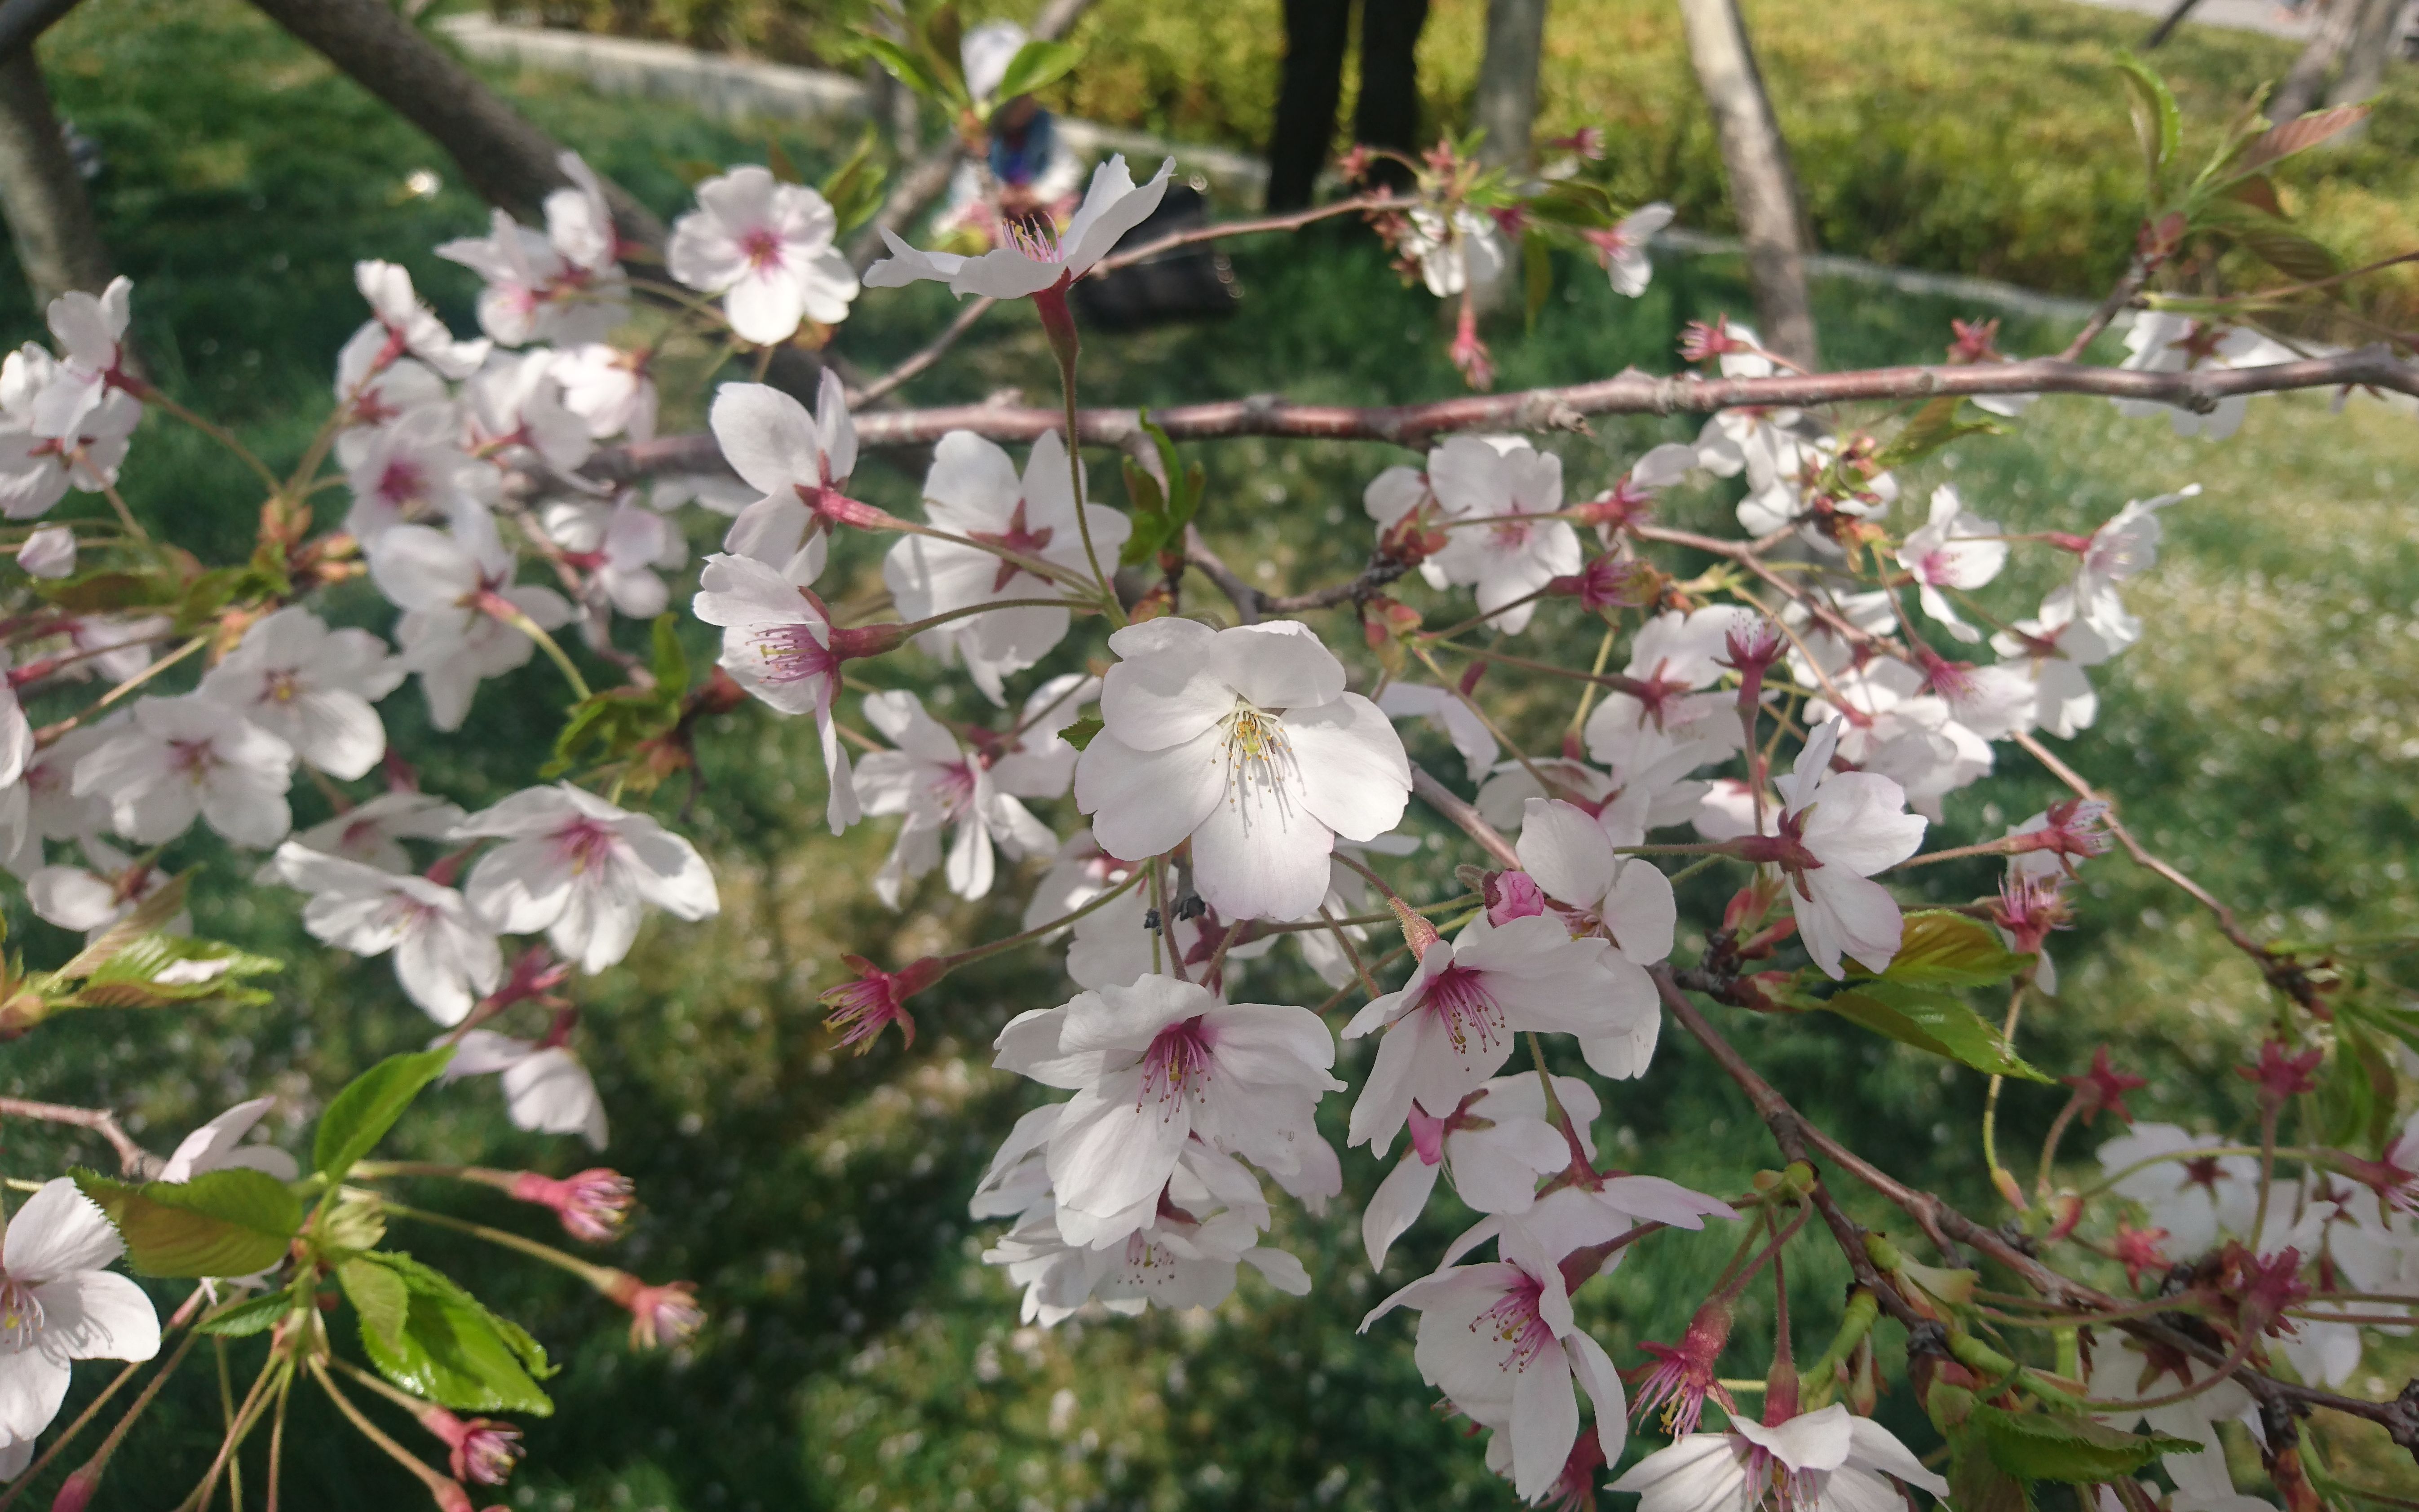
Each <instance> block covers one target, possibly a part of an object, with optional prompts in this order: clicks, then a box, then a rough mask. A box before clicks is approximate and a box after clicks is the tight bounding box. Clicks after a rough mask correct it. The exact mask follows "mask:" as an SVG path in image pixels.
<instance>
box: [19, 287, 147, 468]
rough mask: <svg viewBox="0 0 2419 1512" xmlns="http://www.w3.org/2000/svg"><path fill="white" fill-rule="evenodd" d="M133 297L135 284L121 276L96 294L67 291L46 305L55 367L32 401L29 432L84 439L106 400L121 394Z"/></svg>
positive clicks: (125, 381)
mask: <svg viewBox="0 0 2419 1512" xmlns="http://www.w3.org/2000/svg"><path fill="white" fill-rule="evenodd" d="M133 297H134V285H133V284H132V283H131V281H130V280H128V279H126V278H125V277H123V276H120V277H117V278H113V279H111V280H110V281H109V286H108V287H106V288H104V289H102V290H101V291H100V293H99V294H97V295H95V294H89V293H86V292H85V291H84V290H83V289H69V290H68V291H67V292H66V293H64V294H62V295H60V296H58V297H57V298H56V299H54V300H53V301H51V303H50V308H49V309H48V310H47V311H46V312H45V314H46V316H47V318H48V320H49V323H50V327H51V334H52V336H54V338H56V339H57V341H58V344H59V363H58V365H57V366H56V367H55V368H54V369H53V370H52V372H51V375H50V378H49V381H47V382H46V383H44V384H43V385H42V388H41V391H40V392H39V393H37V394H35V396H34V405H33V417H34V428H35V429H36V430H37V431H39V433H40V434H42V435H44V436H52V437H58V438H62V439H64V438H68V437H74V436H82V435H85V434H87V433H89V432H91V431H92V429H93V424H92V422H93V419H94V416H95V413H96V411H98V410H100V409H101V408H102V407H103V406H104V405H106V404H107V403H108V402H109V396H110V395H111V394H112V393H125V389H126V385H127V382H128V380H127V378H126V377H125V374H124V372H123V369H122V364H123V363H124V361H125V347H124V343H125V340H126V326H127V322H128V320H129V319H130V318H131V316H132V314H133V311H132V309H131V304H132V301H133ZM127 396H128V397H129V398H131V397H133V396H132V395H131V394H128V395H127Z"/></svg>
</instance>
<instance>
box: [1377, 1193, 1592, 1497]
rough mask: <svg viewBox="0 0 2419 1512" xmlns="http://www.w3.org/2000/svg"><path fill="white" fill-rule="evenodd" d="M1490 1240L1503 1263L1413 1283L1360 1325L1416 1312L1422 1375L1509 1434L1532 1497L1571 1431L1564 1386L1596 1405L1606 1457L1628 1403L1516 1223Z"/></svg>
mask: <svg viewBox="0 0 2419 1512" xmlns="http://www.w3.org/2000/svg"><path fill="white" fill-rule="evenodd" d="M1498 1247H1499V1250H1500V1251H1501V1252H1502V1254H1503V1258H1502V1259H1501V1260H1497V1261H1493V1262H1489V1263H1482V1264H1477V1265H1464V1266H1456V1267H1453V1268H1450V1269H1447V1270H1442V1271H1439V1272H1437V1273H1435V1274H1433V1275H1428V1276H1424V1277H1422V1278H1421V1279H1419V1280H1417V1281H1414V1282H1412V1283H1411V1284H1410V1286H1408V1287H1405V1288H1403V1289H1401V1290H1400V1291H1397V1292H1395V1293H1394V1295H1393V1296H1391V1297H1389V1298H1387V1299H1386V1300H1385V1301H1384V1302H1381V1303H1379V1304H1378V1305H1377V1306H1376V1307H1375V1308H1373V1309H1371V1311H1370V1313H1369V1316H1368V1317H1366V1318H1364V1319H1362V1320H1361V1329H1362V1332H1364V1333H1366V1332H1367V1331H1368V1328H1369V1325H1370V1324H1371V1323H1374V1322H1376V1321H1377V1320H1378V1319H1380V1318H1382V1317H1384V1316H1385V1315H1386V1314H1388V1313H1390V1312H1392V1311H1394V1309H1395V1308H1397V1307H1410V1308H1414V1309H1416V1310H1417V1311H1418V1312H1419V1314H1420V1328H1419V1340H1418V1343H1417V1345H1416V1346H1415V1347H1414V1349H1413V1358H1414V1359H1415V1360H1417V1361H1418V1363H1419V1367H1420V1374H1421V1376H1422V1377H1424V1378H1425V1380H1426V1381H1427V1382H1428V1383H1429V1384H1430V1385H1432V1386H1434V1387H1436V1388H1437V1389H1438V1390H1439V1391H1441V1392H1442V1393H1443V1394H1444V1396H1445V1399H1446V1400H1448V1401H1450V1402H1451V1403H1452V1404H1453V1406H1454V1409H1455V1410H1456V1412H1460V1413H1461V1414H1462V1415H1463V1416H1465V1417H1468V1418H1469V1419H1470V1420H1471V1422H1473V1423H1476V1424H1479V1425H1480V1426H1481V1427H1487V1428H1489V1429H1491V1430H1493V1431H1494V1432H1495V1433H1496V1434H1497V1435H1498V1436H1500V1437H1508V1438H1509V1439H1510V1440H1511V1441H1512V1443H1511V1451H1512V1452H1511V1457H1510V1459H1511V1471H1512V1477H1511V1478H1512V1485H1513V1489H1514V1490H1516V1491H1517V1492H1518V1494H1519V1495H1520V1496H1521V1497H1522V1498H1523V1499H1524V1500H1529V1501H1534V1500H1536V1499H1537V1498H1539V1497H1541V1496H1543V1495H1544V1494H1545V1492H1546V1491H1547V1490H1548V1489H1550V1488H1551V1487H1552V1486H1553V1484H1554V1482H1555V1481H1556V1480H1557V1479H1558V1478H1560V1476H1561V1474H1562V1472H1563V1465H1564V1461H1565V1460H1566V1459H1567V1458H1569V1456H1570V1452H1571V1444H1572V1443H1573V1442H1574V1441H1575V1440H1577V1439H1578V1438H1579V1399H1578V1396H1576V1394H1575V1392H1574V1390H1573V1386H1574V1383H1576V1384H1577V1387H1578V1388H1579V1390H1583V1391H1585V1392H1586V1393H1587V1396H1588V1400H1589V1403H1590V1405H1591V1406H1592V1407H1593V1408H1594V1410H1595V1434H1596V1438H1597V1439H1598V1441H1599V1443H1600V1444H1601V1446H1602V1448H1603V1450H1604V1457H1605V1461H1606V1462H1607V1463H1611V1462H1613V1461H1615V1460H1618V1459H1619V1458H1621V1450H1622V1446H1623V1444H1624V1443H1626V1442H1627V1440H1628V1437H1629V1429H1628V1422H1627V1418H1626V1407H1625V1405H1624V1401H1623V1397H1622V1391H1621V1378H1620V1376H1619V1375H1618V1374H1616V1373H1615V1372H1614V1370H1613V1366H1612V1359H1611V1357H1610V1356H1609V1355H1607V1354H1606V1353H1605V1352H1604V1347H1603V1346H1602V1345H1600V1344H1598V1343H1596V1341H1595V1339H1593V1338H1591V1337H1589V1336H1588V1335H1587V1334H1586V1332H1585V1331H1583V1330H1582V1329H1580V1328H1579V1325H1578V1323H1577V1321H1576V1320H1575V1319H1573V1318H1572V1316H1571V1302H1570V1296H1569V1294H1568V1293H1567V1292H1566V1291H1565V1290H1564V1283H1563V1273H1562V1269H1561V1267H1560V1266H1559V1265H1557V1264H1556V1263H1555V1259H1554V1257H1553V1256H1552V1255H1551V1254H1549V1253H1548V1251H1547V1249H1546V1248H1545V1246H1544V1245H1543V1244H1542V1243H1540V1242H1538V1241H1537V1240H1536V1239H1535V1238H1534V1237H1533V1236H1531V1235H1530V1234H1528V1233H1527V1232H1526V1231H1525V1230H1522V1229H1520V1228H1518V1227H1517V1226H1510V1227H1506V1228H1505V1229H1504V1231H1503V1235H1502V1243H1501V1244H1500V1245H1499V1246H1498Z"/></svg>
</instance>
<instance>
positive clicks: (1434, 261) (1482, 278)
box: [1402, 205, 1508, 300]
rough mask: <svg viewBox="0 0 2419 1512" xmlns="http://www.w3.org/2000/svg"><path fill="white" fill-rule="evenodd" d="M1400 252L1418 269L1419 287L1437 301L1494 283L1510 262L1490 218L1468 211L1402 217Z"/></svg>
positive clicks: (1424, 210) (1421, 210) (1427, 210)
mask: <svg viewBox="0 0 2419 1512" xmlns="http://www.w3.org/2000/svg"><path fill="white" fill-rule="evenodd" d="M1402 251H1403V255H1404V256H1405V257H1406V258H1408V259H1410V262H1411V263H1412V264H1414V265H1415V266H1416V267H1417V268H1418V269H1419V270H1420V282H1422V283H1424V284H1425V285H1427V286H1428V292H1429V293H1431V294H1433V295H1435V296H1436V297H1437V298H1438V299H1441V300H1449V299H1452V298H1454V297H1455V296H1456V295H1458V294H1460V293H1462V292H1464V291H1465V290H1467V289H1469V288H1470V287H1471V285H1479V286H1481V287H1484V286H1486V285H1489V284H1492V283H1494V282H1495V281H1496V280H1497V279H1498V278H1500V277H1502V274H1503V269H1504V267H1505V265H1506V263H1507V261H1508V258H1507V256H1506V254H1505V253H1504V250H1503V237H1502V233H1501V232H1499V231H1498V230H1496V228H1495V221H1494V218H1493V217H1491V216H1489V215H1487V213H1486V212H1485V211H1483V210H1474V209H1471V208H1469V207H1467V206H1462V207H1458V208H1455V209H1454V210H1453V211H1451V212H1450V213H1449V214H1448V213H1447V212H1446V211H1443V210H1439V209H1436V208H1433V207H1431V206H1426V205H1421V206H1417V207H1415V208H1413V209H1412V210H1411V211H1410V214H1409V215H1408V216H1406V217H1405V222H1404V226H1403V233H1402Z"/></svg>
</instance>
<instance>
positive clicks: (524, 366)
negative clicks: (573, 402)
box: [462, 350, 595, 472]
mask: <svg viewBox="0 0 2419 1512" xmlns="http://www.w3.org/2000/svg"><path fill="white" fill-rule="evenodd" d="M556 365H557V359H556V356H555V354H554V353H553V352H551V351H546V350H539V351H528V352H497V353H496V354H494V355H493V356H491V357H489V358H488V359H487V362H486V365H485V366H483V367H481V368H480V369H479V371H478V372H476V373H473V374H472V375H470V382H469V383H467V384H465V385H464V386H463V390H462V393H463V397H464V398H465V399H466V400H467V401H468V404H467V405H466V407H465V408H466V409H467V410H468V412H469V415H470V440H471V442H472V444H473V445H474V446H475V447H476V448H477V449H478V451H479V453H480V454H481V455H485V456H490V457H492V456H496V455H500V454H501V455H505V456H506V457H507V458H509V457H510V456H512V455H515V454H516V453H518V452H520V451H523V450H526V451H528V452H532V453H535V454H536V456H537V458H538V459H539V460H540V461H542V462H544V463H545V464H546V465H547V467H550V468H552V469H553V470H554V471H557V472H569V471H574V470H575V469H577V468H578V466H579V465H580V464H581V463H582V462H585V461H587V460H588V457H589V454H590V453H592V452H593V451H594V450H595V440H594V438H593V437H592V436H591V435H590V434H589V429H588V422H587V421H586V420H585V419H583V418H582V417H580V416H578V415H576V414H574V413H572V412H571V410H570V409H569V408H568V407H567V406H566V405H564V403H563V399H562V379H561V378H558V377H557V376H556V372H555V369H556Z"/></svg>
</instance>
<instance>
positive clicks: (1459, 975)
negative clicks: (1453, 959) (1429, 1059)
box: [1420, 965, 1511, 1056]
mask: <svg viewBox="0 0 2419 1512" xmlns="http://www.w3.org/2000/svg"><path fill="white" fill-rule="evenodd" d="M1420 1006H1421V1007H1422V1008H1425V1010H1427V1011H1429V1012H1430V1013H1433V1014H1435V1015H1436V1017H1437V1020H1438V1022H1440V1023H1441V1024H1442V1025H1443V1026H1444V1031H1445V1036H1446V1038H1448V1039H1449V1040H1451V1041H1453V1048H1454V1051H1455V1053H1456V1054H1457V1055H1465V1056H1466V1055H1470V1054H1471V1053H1472V1050H1473V1047H1474V1048H1475V1050H1476V1051H1477V1053H1479V1054H1485V1053H1487V1051H1489V1050H1491V1049H1492V1048H1493V1047H1494V1045H1495V1044H1496V1042H1497V1041H1499V1040H1502V1039H1503V1038H1505V1037H1506V1036H1508V1035H1509V1034H1510V1033H1511V1030H1510V1029H1509V1028H1507V1027H1506V1026H1505V1025H1504V1021H1503V1009H1502V1005H1500V1004H1498V1003H1497V1002H1496V1001H1495V995H1494V994H1492V993H1490V992H1488V991H1487V977H1486V975H1485V973H1483V972H1479V971H1475V970H1472V969H1471V967H1469V966H1463V965H1451V966H1447V967H1445V968H1444V969H1443V970H1442V971H1440V972H1438V973H1437V974H1436V976H1435V977H1433V978H1432V979H1430V980H1429V981H1428V990H1427V992H1426V993H1425V995H1423V996H1422V997H1421V999H1420Z"/></svg>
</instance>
